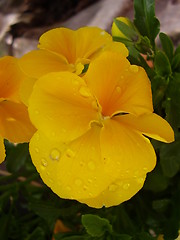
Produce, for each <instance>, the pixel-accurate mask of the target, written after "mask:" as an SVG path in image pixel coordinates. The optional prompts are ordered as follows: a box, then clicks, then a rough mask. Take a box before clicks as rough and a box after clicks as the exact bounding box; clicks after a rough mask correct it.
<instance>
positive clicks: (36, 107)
mask: <svg viewBox="0 0 180 240" xmlns="http://www.w3.org/2000/svg"><path fill="white" fill-rule="evenodd" d="M29 113H30V118H31V120H32V122H33V123H34V125H35V126H36V128H37V129H38V131H37V132H36V133H35V135H34V136H33V137H32V139H31V141H30V153H31V157H32V161H33V163H34V165H35V166H36V168H37V170H38V172H39V173H40V175H41V177H42V179H43V181H44V182H45V183H46V184H47V185H48V186H49V187H50V188H51V189H52V190H53V191H54V192H55V193H56V194H57V195H59V196H60V197H62V198H69V199H76V200H78V201H80V202H82V203H86V204H88V205H89V206H92V207H96V208H100V207H102V206H106V207H109V206H113V205H118V204H120V203H121V202H123V201H126V200H128V199H130V198H131V197H132V196H133V195H134V194H136V193H137V192H138V191H139V190H140V189H141V188H142V186H143V183H144V180H145V178H146V174H147V172H150V171H151V170H152V169H153V168H154V166H155V164H156V155H155V152H154V149H153V147H152V145H151V143H150V141H149V140H148V138H146V137H144V135H146V136H149V137H153V138H155V139H158V140H162V141H164V142H171V141H173V140H174V133H173V130H172V129H171V127H170V125H169V124H168V123H167V122H166V121H165V120H164V119H162V118H161V117H159V116H158V115H156V114H155V113H153V106H152V94H151V85H150V81H149V79H148V77H147V75H146V73H145V71H144V70H143V69H142V68H141V67H138V66H135V65H130V63H129V62H128V60H127V59H126V58H125V57H124V56H123V55H120V54H119V53H115V52H108V51H107V52H104V53H102V54H101V55H100V56H99V57H97V58H96V59H95V60H94V61H93V62H91V63H90V65H89V69H88V71H87V73H86V74H85V75H84V77H83V78H81V77H79V76H77V75H76V74H73V73H70V72H58V73H49V74H47V75H45V76H42V77H41V78H40V79H39V80H38V81H37V82H36V84H35V86H34V90H33V93H32V95H31V97H30V101H29Z"/></svg>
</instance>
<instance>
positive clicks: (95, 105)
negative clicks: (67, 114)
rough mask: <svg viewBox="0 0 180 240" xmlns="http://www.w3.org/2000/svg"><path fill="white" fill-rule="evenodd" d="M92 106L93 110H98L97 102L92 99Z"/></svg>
mask: <svg viewBox="0 0 180 240" xmlns="http://www.w3.org/2000/svg"><path fill="white" fill-rule="evenodd" d="M92 108H93V109H94V110H98V104H97V102H96V100H94V101H92Z"/></svg>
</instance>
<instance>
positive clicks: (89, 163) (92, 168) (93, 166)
mask: <svg viewBox="0 0 180 240" xmlns="http://www.w3.org/2000/svg"><path fill="white" fill-rule="evenodd" d="M95 167H96V166H95V164H94V162H93V161H91V162H88V168H89V169H90V170H94V169H95Z"/></svg>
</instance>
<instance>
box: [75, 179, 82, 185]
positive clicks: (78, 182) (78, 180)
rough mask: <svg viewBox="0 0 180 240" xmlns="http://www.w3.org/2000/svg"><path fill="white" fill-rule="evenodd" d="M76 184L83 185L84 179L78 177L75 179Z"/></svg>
mask: <svg viewBox="0 0 180 240" xmlns="http://www.w3.org/2000/svg"><path fill="white" fill-rule="evenodd" d="M75 184H76V186H81V185H82V181H81V179H79V178H78V179H76V180H75Z"/></svg>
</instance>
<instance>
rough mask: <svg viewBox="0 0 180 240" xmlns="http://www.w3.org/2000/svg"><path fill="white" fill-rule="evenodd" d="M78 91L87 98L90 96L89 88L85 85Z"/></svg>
mask: <svg viewBox="0 0 180 240" xmlns="http://www.w3.org/2000/svg"><path fill="white" fill-rule="evenodd" d="M79 93H80V95H81V96H82V97H85V98H88V97H90V96H91V94H90V92H89V89H88V88H87V87H81V88H80V89H79Z"/></svg>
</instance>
